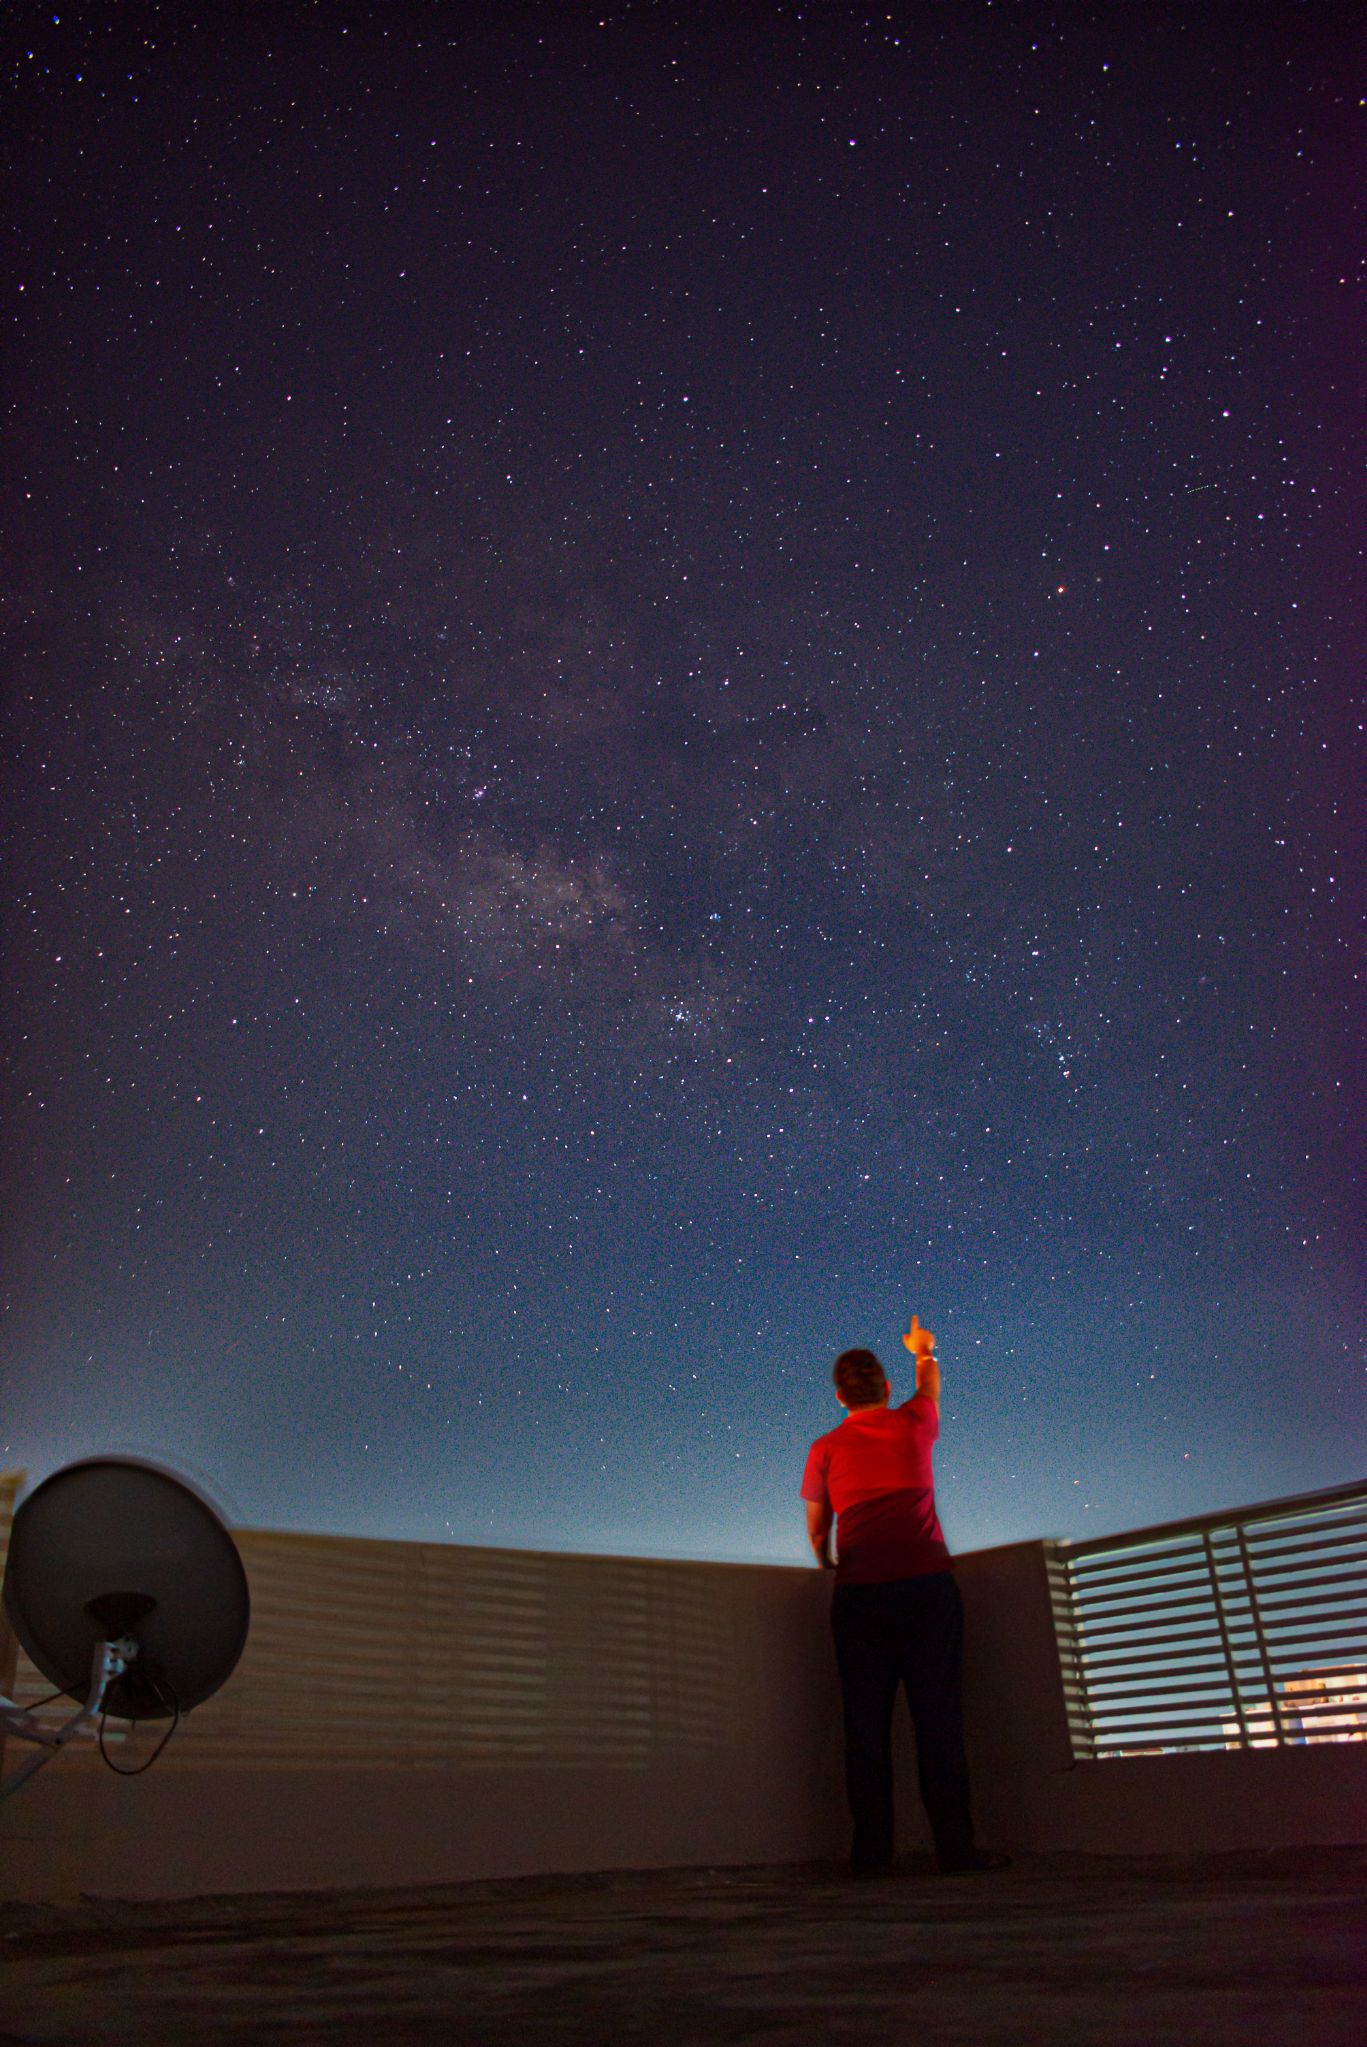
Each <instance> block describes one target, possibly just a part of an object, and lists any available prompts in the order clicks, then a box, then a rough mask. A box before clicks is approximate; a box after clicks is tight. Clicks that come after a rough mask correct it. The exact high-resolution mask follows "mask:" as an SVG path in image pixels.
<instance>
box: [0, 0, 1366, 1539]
mask: <svg viewBox="0 0 1367 2047" xmlns="http://www.w3.org/2000/svg"><path fill="white" fill-rule="evenodd" d="M0 35H2V36H3V37H4V50H3V57H4V78H5V107H6V118H5V121H4V124H3V128H4V134H5V138H6V139H5V141H4V143H3V148H4V151H5V157H6V161H5V163H4V166H3V169H4V178H3V186H4V191H5V193H6V195H7V196H6V198H5V200H4V201H3V206H4V211H5V226H6V248H7V256H6V261H5V265H4V271H5V277H4V291H5V316H4V356H3V363H2V364H0V370H2V372H3V376H2V381H3V393H4V395H3V426H2V432H3V440H2V441H0V449H2V450H3V479H2V484H0V521H2V524H0V601H2V603H3V614H2V616H3V626H2V629H3V635H4V645H5V648H6V656H5V666H6V672H7V677H8V681H7V687H6V697H7V708H6V710H5V713H4V717H5V727H6V730H5V744H4V775H5V780H6V784H7V801H6V807H5V818H6V824H5V828H4V829H5V835H6V855H7V865H8V871H9V881H8V885H7V888H6V904H7V907H6V936H5V967H4V973H5V1004H4V1019H5V1020H4V1075H5V1122H6V1127H7V1131H8V1150H7V1157H8V1164H7V1168H6V1172H5V1175H4V1196H5V1225H4V1227H5V1255H4V1275H3V1285H4V1319H5V1329H4V1348H3V1362H2V1363H0V1372H3V1377H4V1384H5V1395H4V1400H3V1427H2V1428H0V1438H3V1440H0V1457H2V1458H3V1460H4V1461H5V1462H6V1463H8V1464H11V1465H20V1466H23V1467H24V1468H26V1469H27V1470H28V1471H29V1472H30V1474H31V1475H33V1476H34V1477H37V1476H41V1475H42V1474H43V1473H44V1472H46V1471H47V1470H49V1469H51V1468H53V1467H54V1466H55V1465H58V1464H60V1463H63V1462H66V1461H68V1460H69V1459H71V1458H72V1457H75V1456H80V1455H86V1454H91V1453H93V1452H96V1451H100V1450H123V1451H130V1452H137V1453H141V1454H144V1455H150V1456H153V1457H157V1458H160V1459H162V1460H165V1461H168V1462H170V1463H172V1464H173V1465H175V1466H177V1467H179V1468H180V1469H182V1470H184V1471H186V1472H187V1473H188V1474H190V1475H191V1476H192V1477H195V1478H198V1479H199V1480H201V1481H202V1482H203V1483H205V1484H207V1485H208V1486H209V1488H210V1489H211V1490H212V1491H213V1492H214V1493H215V1495H216V1496H217V1497H218V1498H219V1499H220V1500H222V1501H223V1502H224V1503H225V1506H226V1507H227V1510H228V1511H229V1512H230V1514H231V1515H232V1516H233V1517H234V1518H235V1519H238V1520H240V1521H243V1522H247V1523H251V1524H255V1525H274V1526H287V1527H301V1528H324V1529H335V1530H344V1531H350V1532H354V1533H369V1534H376V1535H386V1536H404V1537H421V1538H424V1539H433V1540H455V1541H461V1542H478V1543H498V1544H508V1545H513V1546H519V1547H547V1548H568V1549H580V1550H604V1551H624V1552H634V1553H639V1554H657V1555H691V1556H705V1557H731V1558H753V1559H765V1560H771V1561H782V1562H794V1563H796V1562H800V1561H802V1560H803V1559H804V1558H806V1557H807V1552H806V1547H805V1542H804V1539H803V1535H802V1514H801V1508H800V1505H799V1502H798V1500H797V1488H798V1483H799V1479H800V1475H801V1469H802V1463H803V1457H804V1453H805V1450H806V1447H807V1444H808V1442H809V1441H810V1439H811V1438H812V1437H813V1436H815V1435H817V1434H819V1433H820V1432H822V1431H823V1430H824V1429H826V1428H828V1427H830V1426H832V1425H833V1424H834V1422H835V1421H836V1420H838V1418H839V1409H838V1408H836V1407H835V1405H834V1402H833V1396H832V1393H831V1389H830V1379H829V1374H830V1366H831V1362H832V1360H833V1358H834V1355H835V1353H836V1351H837V1350H838V1349H840V1348H842V1347H843V1346H845V1345H847V1344H852V1343H862V1344H869V1345H871V1346H873V1347H874V1348H875V1349H877V1350H879V1351H880V1352H881V1354H882V1356H883V1357H884V1359H885V1361H886V1362H887V1364H888V1366H889V1369H890V1372H891V1376H892V1378H893V1383H894V1389H895V1393H894V1397H899V1395H898V1392H897V1390H896V1389H898V1388H899V1386H900V1389H901V1392H903V1393H905V1392H909V1391H910V1390H911V1387H910V1384H909V1375H908V1373H907V1371H906V1370H904V1369H903V1368H904V1367H905V1366H907V1365H908V1363H909V1361H908V1360H907V1359H906V1356H905V1353H904V1352H903V1351H902V1349H901V1347H900V1344H899V1342H898V1337H899V1333H900V1331H902V1330H903V1329H905V1328H906V1326H907V1319H906V1318H907V1316H908V1315H909V1313H910V1312H912V1311H913V1310H914V1311H915V1312H917V1313H919V1314H920V1316H921V1317H922V1319H923V1320H924V1321H925V1322H926V1323H928V1324H929V1325H930V1326H931V1327H932V1328H933V1329H934V1330H935V1331H936V1332H937V1335H938V1338H939V1347H940V1352H941V1357H942V1361H943V1367H944V1374H945V1397H944V1410H943V1431H942V1437H941V1444H940V1448H939V1452H938V1458H937V1477H938V1483H939V1497H940V1505H941V1512H942V1516H943V1519H944V1523H945V1527H946V1532H947V1534H948V1536H949V1539H950V1541H951V1544H952V1545H953V1546H954V1547H957V1548H970V1547H977V1546H981V1545H984V1544H988V1543H993V1542H1002V1541H1010V1540H1016V1539H1022V1538H1027V1537H1032V1536H1038V1535H1044V1534H1051V1535H1064V1536H1085V1535H1087V1534H1088V1533H1101V1532H1106V1531H1110V1530H1113V1529H1119V1528H1129V1527H1136V1526H1142V1525H1144V1524H1146V1523H1149V1522H1152V1521H1156V1520H1160V1519H1164V1518H1168V1517H1175V1516H1179V1515H1184V1514H1190V1513H1197V1512H1201V1511H1203V1510H1206V1509H1214V1508H1218V1507H1222V1506H1229V1505H1234V1504H1240V1503H1244V1502H1248V1501H1254V1500H1259V1499H1266V1498H1270V1497H1275V1496H1278V1495H1282V1494H1286V1493H1291V1492H1296V1491H1299V1490H1302V1489H1306V1488H1313V1487H1318V1486H1325V1485H1330V1484H1335V1483H1339V1482H1342V1481H1345V1480H1349V1479H1354V1478H1357V1477H1359V1476H1361V1474H1362V1469H1363V1449H1362V1427H1363V1421H1364V1393H1365V1392H1367V1377H1365V1371H1367V1367H1365V1365H1364V1343H1363V1337H1364V1329H1365V1328H1367V1297H1365V1295H1364V1288H1363V1285H1362V1260H1361V1238H1362V1219H1363V1188H1362V1175H1361V1167H1362V1153H1363V1142H1362V1135H1361V1133H1362V1128H1363V1121H1364V1107H1365V1106H1367V1103H1365V1102H1364V1095H1365V1094H1367V1089H1365V1088H1364V1083H1363V1045H1362V1036H1361V1022H1362V1013H1361V980H1360V978H1359V976H1360V972H1361V953H1360V939H1361V905H1362V902H1363V885H1364V879H1365V877H1364V861H1363V834H1362V829H1361V791H1362V788H1363V786H1364V772H1363V758H1362V754H1363V745H1362V732H1363V726H1362V717H1363V702H1362V695H1361V674H1362V666H1363V662H1362V657H1363V653H1364V645H1365V642H1367V635H1364V630H1363V628H1364V616H1363V608H1362V602H1361V598H1362V586H1361V581H1360V556H1359V534H1360V513H1361V505H1362V499H1361V494H1360V491H1361V468H1360V465H1361V453H1362V444H1361V424H1362V419H1363V396H1364V393H1363V389H1362V376H1361V365H1362V360H1363V357H1362V347H1361V325H1360V312H1361V299H1360V285H1361V278H1360V273H1359V269H1358V266H1359V265H1360V261H1361V258H1360V255H1359V250H1360V247H1361V225H1362V221H1361V211H1362V208H1361V199H1360V193H1361V191H1362V172H1363V153H1362V145H1361V140H1360V130H1361V124H1362V120H1363V111H1362V108H1363V100H1362V92H1363V78H1364V65H1363V54H1364V52H1363V47H1362V40H1363V39H1362V31H1361V21H1360V17H1358V18H1356V19H1355V10H1352V9H1349V8H1343V9H1337V8H1331V7H1315V6H1295V5H1285V6H1282V7H1280V8H1273V9H1272V10H1271V11H1270V13H1269V12H1268V11H1266V10H1258V11H1257V12H1256V15H1255V13H1254V12H1253V11H1250V10H1246V9H1236V8H1228V9H1223V8H1201V7H1191V6H1187V7H1173V6H1164V5H1159V4H1155V5H1151V6H1149V5H1146V6H1144V7H1142V8H1141V7H1132V8H1115V7H1108V6H1098V7H1094V8H1093V7H1085V6H1067V7H1060V8H1057V9H1053V10H1049V9H1038V10H1037V9H1034V8H1031V7H1028V6H1024V5H1021V6H1004V5H1000V4H997V5H993V4H990V0H961V4H955V5H949V4H938V5H932V4H929V0H918V4H914V5H908V4H901V0H893V4H891V5H885V6H880V7H878V8H866V7H858V6H848V5H843V4H838V0H832V4H829V5H820V6H816V5H807V6H798V5H791V4H789V5H775V4H771V0H754V4H751V5H748V6H747V7H746V8H744V9H734V8H731V7H721V6H715V7H714V6H707V5H698V6H671V5H667V4H659V5H647V4H622V0H613V4H610V5H609V4H599V5H594V6H584V5H580V4H578V0H556V4H554V5H543V4H527V0H509V4H502V5H500V6H499V7H497V8H492V7H489V8H477V7H469V8H465V7H461V6H456V5H449V4H447V5H421V4H416V0H415V4H409V5H397V4H396V5H389V6H385V5H379V4H363V0H338V4H336V5H331V4H320V5H305V4H301V0H279V4H272V5H245V4H233V0H223V4H221V5H215V6H214V7H207V6H202V5H196V4H195V0H176V4H175V5H169V6H164V7H159V6H150V5H139V4H127V5H120V6H118V7H108V6H95V5H87V6H80V7H72V8H67V7H63V6H60V5H58V6H56V7H53V8H47V9H33V10H31V11H26V10H25V9H23V8H12V9H8V10H7V11H6V19H5V22H4V24H3V26H0ZM1355 508H1356V513H1357V515H1358V517H1357V518H1356V519H1355V517H1354V510H1355ZM808 1561H809V1559H808Z"/></svg>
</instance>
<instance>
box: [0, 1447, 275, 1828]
mask: <svg viewBox="0 0 1367 2047" xmlns="http://www.w3.org/2000/svg"><path fill="white" fill-rule="evenodd" d="M4 1596H5V1608H6V1611H7V1612H8V1614H9V1617H10V1621H11V1623H12V1625H13V1627H14V1632H15V1634H16V1635H17V1636H18V1638H19V1641H20V1643H21V1644H22V1645H23V1648H24V1650H25V1652H26V1653H27V1655H28V1656H29V1658H30V1660H31V1661H32V1662H33V1663H34V1664H36V1665H37V1667H38V1669H39V1670H40V1671H41V1672H42V1673H43V1675H44V1677H46V1678H47V1679H48V1681H49V1683H51V1684H53V1685H56V1686H57V1688H58V1689H59V1690H60V1691H63V1692H65V1693H67V1694H68V1696H69V1697H71V1698H73V1699H76V1700H78V1701H81V1702H83V1704H82V1710H81V1712H80V1713H78V1714H77V1715H76V1716H75V1718H74V1719H73V1720H71V1721H69V1722H68V1723H67V1724H66V1726H65V1727H64V1728H62V1729H60V1730H58V1731H56V1732H55V1733H54V1731H53V1730H52V1729H50V1728H48V1727H45V1726H42V1725H41V1724H40V1723H39V1722H38V1721H37V1720H35V1718H34V1716H33V1715H32V1714H28V1713H25V1712H23V1710H22V1709H21V1708H19V1707H17V1706H15V1705H13V1704H12V1703H11V1702H9V1701H2V1702H0V1727H3V1728H5V1729H7V1730H8V1731H9V1732H12V1733H16V1734H21V1735H24V1736H26V1737H27V1738H28V1739H30V1740H35V1741H39V1742H42V1743H43V1744H44V1745H45V1746H46V1747H47V1748H48V1749H49V1750H50V1751H51V1750H52V1749H55V1748H57V1747H61V1746H64V1745H65V1743H66V1742H67V1741H69V1740H70V1739H71V1736H72V1735H73V1734H74V1733H75V1732H76V1731H77V1728H78V1726H80V1725H81V1724H82V1723H86V1722H89V1721H92V1720H93V1719H95V1717H96V1716H97V1715H100V1716H103V1715H104V1714H107V1713H113V1714H116V1715H118V1716H119V1717H120V1718H123V1719H128V1720H159V1719H168V1718H170V1719H172V1720H173V1721H174V1720H175V1719H178V1718H179V1716H180V1715H181V1714H182V1713H187V1712H189V1711H190V1709H191V1708H192V1707H194V1706H198V1705H201V1704H202V1703H203V1702H204V1700H205V1699H207V1698H210V1697H211V1696H212V1694H213V1693H214V1692H216V1691H217V1690H218V1688H219V1686H220V1685H221V1684H223V1683H224V1681H225V1680H226V1679H227V1678H228V1677H230V1676H231V1675H232V1672H233V1670H234V1668H235V1667H236V1664H237V1660H238V1658H239V1657H240V1656H241V1654H242V1649H243V1645H244V1643H245V1642H246V1639H247V1623H248V1619H249V1617H250V1611H251V1602H250V1598H249V1595H248V1592H247V1577H246V1573H245V1572H244V1570H243V1568H242V1560H241V1558H240V1557H239V1556H238V1554H237V1549H236V1546H235V1545H234V1543H233V1539H232V1537H231V1535H229V1533H228V1531H227V1529H226V1528H225V1527H224V1525H223V1523H222V1521H221V1520H220V1519H219V1517H218V1515H217V1514H216V1513H215V1511H214V1509H213V1508H212V1507H211V1506H210V1505H209V1504H208V1502H207V1501H206V1500H203V1499H201V1498H200V1496H199V1494H198V1493H196V1492H194V1491H192V1490H191V1488H190V1487H189V1486H188V1485H186V1484H185V1483H184V1481H183V1480H181V1479H178V1478H174V1477H173V1476H172V1475H171V1473H170V1472H168V1471H162V1470H161V1469H160V1468H159V1467H158V1466H156V1465H153V1464H143V1463H138V1462H134V1461H133V1460H131V1459H129V1458H121V1457H91V1458H87V1459H85V1460H84V1461H83V1462H81V1463H79V1464H69V1465H67V1467H66V1468H65V1470H63V1471H57V1472H54V1473H53V1474H52V1476H51V1477H50V1478H46V1479H44V1480H43V1482H42V1484H41V1485H39V1486H37V1487H35V1488H34V1490H33V1492H31V1493H30V1494H29V1496H28V1498H27V1499H26V1500H25V1501H24V1502H23V1504H22V1505H21V1506H20V1507H19V1509H18V1511H17V1513H16V1514H15V1517H14V1523H13V1527H12V1529H11V1532H10V1543H9V1563H8V1566H7V1569H6V1573H5V1595H4ZM48 1760H49V1757H48V1756H47V1755H44V1756H38V1757H35V1758H33V1759H32V1761H31V1763H29V1764H27V1765H25V1767H24V1769H23V1770H22V1771H21V1772H20V1773H18V1776H16V1777H15V1778H12V1779H11V1780H10V1782H9V1783H8V1784H6V1785H5V1787H4V1790H5V1791H6V1792H8V1791H10V1790H12V1789H13V1788H14V1784H15V1783H16V1782H17V1781H19V1777H27V1776H29V1775H31V1774H32V1771H33V1770H35V1769H37V1768H38V1767H39V1766H40V1765H41V1764H42V1763H43V1762H46V1761H48Z"/></svg>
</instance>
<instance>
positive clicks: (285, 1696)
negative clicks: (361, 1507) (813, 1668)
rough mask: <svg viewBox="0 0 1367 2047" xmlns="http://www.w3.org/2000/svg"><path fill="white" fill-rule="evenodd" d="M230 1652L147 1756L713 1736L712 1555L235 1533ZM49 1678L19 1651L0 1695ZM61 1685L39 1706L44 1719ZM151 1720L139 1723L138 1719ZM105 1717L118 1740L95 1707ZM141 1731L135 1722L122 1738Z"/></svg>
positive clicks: (552, 1748) (715, 1627)
mask: <svg viewBox="0 0 1367 2047" xmlns="http://www.w3.org/2000/svg"><path fill="white" fill-rule="evenodd" d="M237 1540H238V1544H239V1548H240V1550H241V1553H242V1559H243V1563H244V1564H245V1566H246V1570H247V1576H248V1579H249V1582H250V1585H251V1594H252V1623H251V1630H250V1633H249V1636H248V1641H247V1647H246V1650H245V1653H244V1655H243V1658H242V1662H241V1664H240V1665H239V1667H238V1670H237V1672H236V1674H235V1676H234V1677H233V1679H232V1681H231V1682H230V1683H229V1685H228V1686H227V1687H226V1688H225V1690H224V1691H223V1692H222V1693H220V1694H219V1696H218V1697H217V1698H215V1699H212V1700H210V1701H208V1702H207V1703H206V1704H205V1705H204V1706H202V1707H200V1708H199V1709H198V1711H197V1712H195V1713H194V1714H192V1715H190V1716H189V1717H188V1718H187V1719H186V1721H185V1723H184V1725H183V1726H182V1727H181V1729H180V1730H179V1731H178V1732H177V1735H176V1738H175V1739H174V1741H172V1742H171V1743H170V1745H169V1747H168V1748H167V1750H166V1752H165V1755H164V1757H163V1759H162V1760H161V1761H160V1762H159V1763H158V1765H157V1767H158V1770H165V1769H171V1768H174V1767H176V1766H177V1764H179V1765H180V1766H182V1767H185V1766H188V1765H195V1766H198V1767H202V1766H203V1765H204V1764H206V1763H214V1764H221V1765H224V1766H234V1765H251V1766H253V1767H260V1766H262V1765H263V1764H264V1765H270V1764H272V1763H278V1764H280V1765H282V1766H285V1765H307V1764H310V1763H315V1764H324V1763H325V1764H327V1765H329V1766H350V1767H365V1766H368V1765H373V1766H377V1767H380V1766H382V1767H393V1766H394V1765H395V1764H396V1763H398V1764H405V1763H406V1764H422V1763H434V1764H436V1763H451V1762H459V1763H460V1764H462V1765H463V1766H464V1767H465V1768H467V1769H468V1768H472V1767H474V1768H478V1767H479V1766H481V1765H487V1766H489V1767H491V1768H503V1767H506V1766H507V1765H508V1764H510V1763H516V1762H525V1763H529V1764H540V1765H543V1766H544V1765H547V1764H551V1765H554V1764H564V1765H586V1764H587V1765H592V1766H594V1767H597V1768H604V1767H608V1768H610V1767H612V1766H613V1765H614V1764H616V1765H620V1766H622V1767H634V1766H639V1765H641V1764H642V1763H645V1762H648V1761H649V1760H651V1759H652V1758H657V1757H659V1756H660V1755H661V1754H668V1753H680V1752H685V1751H689V1752H694V1753H696V1752H698V1751H700V1750H706V1749H707V1748H708V1747H709V1746H713V1745H720V1744H722V1743H724V1742H725V1741H726V1740H727V1738H728V1728H729V1724H730V1720H731V1717H732V1713H733V1710H734V1685H735V1679H734V1658H733V1657H732V1656H731V1655H730V1654H728V1648H729V1644H730V1633H731V1623H730V1620H729V1617H728V1615H727V1614H726V1612H725V1610H724V1608H722V1607H721V1606H719V1604H718V1601H717V1598H716V1596H715V1581H714V1580H713V1579H711V1578H710V1576H709V1573H710V1571H711V1570H712V1569H713V1568H714V1567H709V1566H705V1565H699V1566H697V1567H691V1566H689V1565H687V1564H677V1563H672V1564H656V1563H648V1562H640V1561H636V1560H632V1559H616V1558H611V1557H591V1558H590V1557H574V1556H557V1555H543V1554H538V1553H534V1552H524V1551H510V1550H481V1549H460V1548H453V1547H443V1546H437V1545H425V1544H419V1543H398V1542H393V1543H386V1542H361V1541H348V1540H345V1539H342V1538H338V1537H331V1536H329V1537H312V1536H300V1535H276V1534H261V1533H252V1532H245V1533H240V1534H239V1535H238V1537H237ZM48 1689H49V1687H48V1685H47V1683H46V1681H45V1680H44V1679H43V1678H42V1677H41V1675H40V1674H39V1673H38V1672H37V1671H36V1670H35V1669H34V1668H33V1666H32V1665H31V1664H30V1663H29V1662H28V1659H27V1658H26V1657H24V1656H22V1655H21V1656H20V1657H19V1659H18V1666H17V1670H16V1673H15V1679H14V1685H13V1691H12V1696H14V1697H15V1698H16V1699H17V1700H18V1702H19V1703H20V1704H21V1705H32V1704H33V1703H34V1702H35V1701H36V1700H38V1699H39V1698H40V1697H42V1696H43V1695H44V1694H45V1693H46V1692H47V1691H48ZM71 1710H72V1708H71V1706H70V1703H69V1702H67V1701H57V1702H54V1703H53V1704H51V1705H49V1706H46V1707H43V1708H40V1715H41V1717H42V1718H44V1719H47V1720H49V1721H52V1722H54V1723H55V1722H56V1721H57V1720H58V1719H62V1718H65V1717H66V1716H67V1714H68V1713H70V1711H71ZM151 1731H152V1730H150V1729H149V1730H147V1734H150V1733H151ZM108 1733H109V1735H110V1736H111V1737H112V1738H114V1739H115V1740H119V1739H121V1731H120V1729H119V1728H118V1726H117V1725H116V1724H115V1723H111V1725H110V1728H109V1730H108ZM146 1738H147V1736H146V1735H145V1734H140V1735H139V1737H138V1739H139V1743H140V1744H142V1743H145V1741H146Z"/></svg>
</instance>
